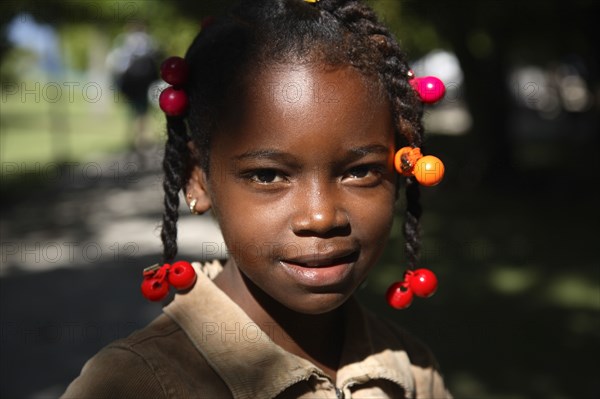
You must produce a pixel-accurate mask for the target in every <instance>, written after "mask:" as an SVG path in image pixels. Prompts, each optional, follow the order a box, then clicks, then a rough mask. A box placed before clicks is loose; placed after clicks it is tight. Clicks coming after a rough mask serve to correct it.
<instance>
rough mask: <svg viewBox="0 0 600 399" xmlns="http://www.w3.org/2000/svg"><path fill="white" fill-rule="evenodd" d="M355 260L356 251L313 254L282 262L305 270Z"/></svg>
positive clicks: (356, 256)
mask: <svg viewBox="0 0 600 399" xmlns="http://www.w3.org/2000/svg"><path fill="white" fill-rule="evenodd" d="M357 258H358V252H357V251H353V250H348V251H336V252H329V253H314V254H310V255H303V256H297V257H294V258H290V259H284V260H282V261H283V262H286V263H289V264H293V265H297V266H301V267H306V268H322V267H331V266H335V265H340V264H345V263H351V262H354V261H356V259H357Z"/></svg>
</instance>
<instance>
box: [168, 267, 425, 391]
mask: <svg viewBox="0 0 600 399" xmlns="http://www.w3.org/2000/svg"><path fill="white" fill-rule="evenodd" d="M194 268H195V269H196V272H197V275H198V279H197V281H196V284H195V285H194V287H193V288H192V289H191V290H189V291H188V292H185V293H182V294H176V296H175V299H174V300H173V302H171V303H170V304H169V305H168V306H166V307H165V308H164V312H165V313H166V314H167V315H168V316H170V317H171V318H172V319H173V320H174V321H175V322H176V323H177V324H178V325H179V326H180V327H181V328H182V330H183V331H184V332H185V333H186V334H187V335H188V337H189V338H190V340H191V341H192V343H193V344H194V346H195V347H196V348H197V349H198V351H199V352H200V353H201V354H202V355H203V356H204V358H205V359H206V360H207V362H208V363H209V364H210V365H211V367H213V368H214V370H215V371H216V372H217V373H218V374H219V375H220V376H221V378H223V380H224V381H225V383H226V384H227V386H228V387H229V389H230V390H231V392H232V394H233V396H234V398H236V399H253V398H257V397H258V398H273V397H275V396H277V395H278V394H280V393H281V392H283V391H284V390H285V389H287V388H289V387H290V386H292V385H294V384H296V383H298V382H300V381H307V380H310V379H313V378H314V379H316V380H320V381H321V382H327V381H329V382H330V380H329V377H328V376H327V375H326V374H325V373H324V372H323V371H322V370H320V369H319V368H318V367H317V366H315V365H314V364H313V363H311V362H309V361H308V360H306V359H303V358H301V357H299V356H296V355H294V354H291V353H289V352H287V351H285V350H284V349H283V348H281V347H280V346H279V345H277V344H275V343H274V342H273V341H271V339H270V338H269V336H268V335H267V333H266V332H264V331H263V330H261V329H260V328H259V327H258V325H257V324H255V323H254V322H253V321H252V320H251V319H250V318H249V317H248V315H247V314H246V313H245V312H244V311H243V310H242V309H241V308H240V307H239V306H238V305H237V304H235V303H234V302H233V301H232V300H231V299H230V298H229V297H228V296H227V295H226V294H225V293H223V292H222V291H221V290H220V289H219V288H218V287H217V286H216V285H214V283H213V282H212V280H211V279H212V278H214V277H215V276H216V275H217V274H218V273H219V272H220V271H221V270H222V266H221V264H220V263H219V262H217V261H215V262H212V263H205V264H202V265H201V264H199V263H195V264H194ZM346 309H347V314H346V323H347V326H346V327H347V328H346V331H347V334H346V338H345V342H344V346H343V349H342V357H341V363H340V364H342V366H341V367H340V369H339V370H338V374H337V380H338V381H337V385H338V386H339V387H340V388H342V389H347V388H349V387H350V386H352V385H357V384H362V383H365V382H367V381H369V380H373V379H386V380H389V381H392V382H394V383H396V384H398V385H400V386H401V387H402V388H403V389H404V390H405V392H406V395H407V397H411V396H412V393H413V392H414V383H413V381H412V379H410V378H407V377H406V376H410V375H411V372H410V361H409V359H408V356H407V355H406V353H405V352H403V351H402V352H399V351H393V350H391V349H387V348H385V346H384V347H382V348H381V349H378V348H377V345H376V343H377V342H378V339H379V338H381V337H373V336H372V334H371V333H370V332H371V330H372V329H371V328H370V323H371V322H372V319H371V317H368V316H367V315H366V314H365V311H364V309H363V308H362V307H361V306H360V305H359V304H358V303H357V302H356V301H355V300H354V299H351V300H350V303H349V306H347V307H346Z"/></svg>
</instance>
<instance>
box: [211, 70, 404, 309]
mask: <svg viewBox="0 0 600 399" xmlns="http://www.w3.org/2000/svg"><path fill="white" fill-rule="evenodd" d="M248 81H249V83H248V84H247V90H246V93H244V94H241V93H240V95H239V96H240V97H239V98H234V101H237V106H234V107H235V108H236V110H235V112H232V115H231V117H230V118H228V122H227V124H226V125H225V126H222V129H221V131H219V132H218V133H217V134H215V135H214V137H213V139H212V142H211V152H210V174H209V176H208V178H207V179H208V180H207V182H206V191H207V194H208V195H209V198H210V201H211V203H212V208H213V211H214V213H215V216H216V218H217V220H218V222H219V225H220V227H221V230H222V234H223V237H224V239H225V243H226V245H227V247H228V249H229V251H230V261H229V262H230V266H234V267H235V266H237V268H238V269H239V270H240V271H241V273H243V274H244V275H245V276H246V277H247V278H248V279H249V280H251V281H252V282H253V283H254V285H255V286H256V287H258V288H259V289H260V290H262V291H263V292H264V293H266V294H267V295H268V296H270V297H271V298H273V299H275V300H276V301H277V302H279V303H280V304H282V305H284V306H286V307H288V308H289V309H292V310H294V311H297V312H301V313H306V314H321V313H324V312H327V311H330V310H333V309H335V308H337V307H338V306H340V305H341V304H342V303H343V302H344V301H345V300H346V299H347V298H348V297H349V296H350V295H351V294H352V293H353V292H354V290H355V289H356V288H357V287H358V286H359V284H360V283H361V282H362V281H363V280H364V279H365V278H366V277H367V274H368V273H369V271H370V270H371V268H372V267H373V266H374V265H375V263H376V261H377V259H378V258H379V256H380V255H381V252H382V250H383V248H384V246H385V244H386V242H387V237H388V234H389V230H390V227H391V224H392V216H393V208H394V201H395V192H396V187H395V181H396V179H395V174H394V170H393V155H394V132H393V127H392V118H391V115H390V110H389V103H388V100H387V98H386V96H385V95H382V94H380V93H379V91H378V90H374V89H373V88H371V89H369V87H368V85H367V84H366V82H365V78H363V77H361V75H359V73H358V72H356V71H355V70H353V69H351V68H350V67H347V68H338V69H335V70H331V69H330V70H326V69H323V68H319V67H318V66H305V65H303V66H295V65H287V66H286V65H284V66H279V67H276V68H269V69H263V70H262V73H261V74H260V75H259V76H258V77H255V76H253V77H252V79H250V78H248ZM372 86H374V85H372ZM228 267H229V266H228Z"/></svg>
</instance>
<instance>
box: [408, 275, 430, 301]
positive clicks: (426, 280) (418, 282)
mask: <svg viewBox="0 0 600 399" xmlns="http://www.w3.org/2000/svg"><path fill="white" fill-rule="evenodd" d="M406 281H408V284H409V286H410V289H411V290H412V292H413V293H414V294H415V295H416V296H419V297H422V298H427V297H430V296H432V295H433V294H435V291H436V290H437V286H438V280H437V277H436V276H435V274H434V273H433V272H432V271H431V270H429V269H417V270H415V271H413V272H408V273H407V277H406Z"/></svg>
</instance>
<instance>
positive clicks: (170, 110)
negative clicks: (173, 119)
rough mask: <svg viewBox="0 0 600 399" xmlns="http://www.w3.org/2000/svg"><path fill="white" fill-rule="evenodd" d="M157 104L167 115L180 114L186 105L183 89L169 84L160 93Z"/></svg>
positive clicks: (186, 99)
mask: <svg viewBox="0 0 600 399" xmlns="http://www.w3.org/2000/svg"><path fill="white" fill-rule="evenodd" d="M158 105H159V106H160V109H162V110H163V112H164V113H165V114H167V115H168V116H182V115H183V114H184V113H185V111H186V110H187V107H188V98H187V94H185V91H183V90H181V89H179V90H178V89H175V88H174V87H173V86H169V87H167V88H166V89H164V90H163V91H162V93H160V96H159V97H158Z"/></svg>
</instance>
